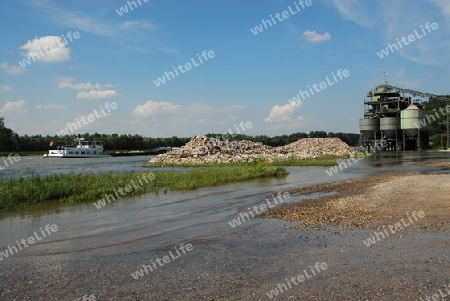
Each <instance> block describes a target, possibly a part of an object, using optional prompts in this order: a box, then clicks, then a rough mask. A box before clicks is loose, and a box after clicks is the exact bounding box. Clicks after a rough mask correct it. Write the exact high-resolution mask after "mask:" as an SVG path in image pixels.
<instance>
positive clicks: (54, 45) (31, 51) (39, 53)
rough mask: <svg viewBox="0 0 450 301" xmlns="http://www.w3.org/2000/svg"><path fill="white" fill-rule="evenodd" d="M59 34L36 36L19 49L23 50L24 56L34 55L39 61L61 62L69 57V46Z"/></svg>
mask: <svg viewBox="0 0 450 301" xmlns="http://www.w3.org/2000/svg"><path fill="white" fill-rule="evenodd" d="M66 46H67V45H66V44H65V42H64V41H63V39H62V38H61V37H59V36H45V37H36V38H34V39H33V40H32V41H28V42H27V43H26V44H25V45H22V46H20V49H23V50H25V51H26V52H23V53H22V55H23V56H24V57H34V58H36V59H37V60H39V61H41V62H46V63H50V62H61V61H67V60H69V59H70V48H69V47H66Z"/></svg>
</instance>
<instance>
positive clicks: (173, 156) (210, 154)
mask: <svg viewBox="0 0 450 301" xmlns="http://www.w3.org/2000/svg"><path fill="white" fill-rule="evenodd" d="M352 153H353V150H352V149H351V147H349V146H348V145H347V144H345V143H344V142H342V140H340V139H339V138H305V139H300V140H298V141H296V142H293V143H291V144H288V145H285V146H281V147H271V146H267V145H264V144H262V143H261V142H252V141H247V140H243V141H222V140H219V139H216V138H208V137H206V136H200V137H194V138H192V139H191V141H189V142H188V143H187V144H186V145H184V146H183V147H181V148H179V149H176V150H172V151H170V152H167V153H165V154H161V155H158V156H156V157H155V158H153V159H151V160H150V161H149V163H153V164H162V165H164V164H168V165H177V164H200V163H237V162H253V161H255V160H263V161H268V162H274V161H280V160H287V159H291V158H296V159H312V158H318V157H321V156H324V155H337V156H347V155H352Z"/></svg>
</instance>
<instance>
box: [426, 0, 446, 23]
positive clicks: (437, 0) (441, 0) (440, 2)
mask: <svg viewBox="0 0 450 301" xmlns="http://www.w3.org/2000/svg"><path fill="white" fill-rule="evenodd" d="M428 1H429V2H431V3H434V4H435V5H436V6H438V7H440V8H441V9H442V13H443V14H444V15H445V17H446V18H447V19H450V2H449V1H448V0H428Z"/></svg>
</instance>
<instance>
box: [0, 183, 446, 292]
mask: <svg viewBox="0 0 450 301" xmlns="http://www.w3.org/2000/svg"><path fill="white" fill-rule="evenodd" d="M448 177H449V175H398V176H391V175H389V176H378V177H369V178H366V179H361V180H356V181H349V182H338V183H336V184H319V185H313V186H308V187H299V188H296V189H293V190H290V191H291V193H292V196H291V198H294V197H295V195H294V193H295V190H296V191H297V193H298V194H302V195H309V196H311V197H314V196H315V194H314V193H322V192H323V193H325V192H327V191H328V192H331V191H337V192H340V193H341V194H340V198H336V199H335V201H334V203H333V204H335V205H336V206H337V207H336V208H333V207H332V204H331V203H330V204H329V207H330V208H331V209H330V210H331V211H332V212H334V213H339V212H340V211H339V210H340V208H341V209H342V210H344V212H347V213H349V214H350V212H351V210H353V209H352V208H353V207H354V205H355V206H357V205H360V204H361V201H364V200H367V201H366V202H365V205H367V206H366V207H367V210H368V211H369V212H371V214H373V215H374V218H373V219H370V220H367V221H362V225H348V226H346V227H341V226H340V225H335V224H333V223H325V222H324V223H323V224H317V225H318V226H317V227H316V226H314V225H313V226H311V227H305V228H299V229H295V228H296V226H297V225H298V224H299V221H294V222H286V221H283V220H280V219H255V220H252V221H248V222H247V224H248V225H247V226H241V228H238V230H237V231H236V232H234V233H232V234H230V235H218V236H217V237H216V238H213V239H203V238H202V237H201V236H197V235H191V236H189V237H184V236H183V237H182V238H180V240H179V241H174V240H170V241H166V242H165V243H164V244H162V245H155V246H153V244H154V240H155V239H156V238H149V239H148V240H146V241H144V242H143V245H144V246H145V247H144V248H143V249H142V250H140V251H139V252H135V251H134V249H133V247H134V246H135V245H136V244H138V243H139V241H140V240H133V241H125V242H123V243H124V244H125V245H124V246H123V248H122V249H121V248H120V245H113V246H106V247H102V248H91V246H90V245H89V244H85V245H80V246H79V249H78V250H77V251H76V252H67V253H61V252H55V251H54V250H53V249H51V248H48V249H45V248H44V247H45V246H43V247H42V248H43V249H41V252H40V253H38V254H36V253H33V256H31V255H30V256H22V257H18V256H16V257H14V256H12V257H11V258H7V259H6V260H4V261H3V262H2V263H1V264H2V269H1V270H0V279H1V280H2V281H0V297H1V298H2V299H4V300H26V299H31V300H34V299H36V300H39V299H42V300H71V299H75V298H77V297H78V296H80V295H91V294H93V295H95V297H96V299H97V300H130V301H131V300H192V301H193V300H208V301H209V300H249V301H257V300H319V301H322V300H323V301H325V300H327V301H340V300H377V301H378V300H420V298H422V299H423V300H425V298H426V297H427V296H431V295H433V294H436V293H437V294H439V290H442V291H443V292H445V287H448V284H449V283H448V279H449V278H450V270H449V269H448V266H449V264H450V256H449V255H450V254H449V253H448V250H449V248H448V246H449V244H450V240H449V228H448V220H449V219H448V201H447V202H445V200H446V199H445V196H448V184H446V183H448ZM333 185H334V186H333ZM411 186H414V187H411ZM440 194H442V195H441V196H440ZM391 196H392V197H391ZM264 197H269V195H267V196H264ZM352 198H353V200H351V199H352ZM316 199H317V198H316ZM345 200H347V201H346V202H344V201H345ZM435 200H436V201H435ZM447 200H448V199H447ZM304 202H305V200H303V201H300V202H297V203H296V204H297V205H298V204H301V203H304ZM306 202H307V201H306ZM177 203H178V202H177ZM371 204H372V205H376V207H373V208H372V207H371V206H370V205H371ZM179 205H180V206H183V205H182V204H179ZM293 205H294V204H293ZM338 205H340V206H342V207H339V206H338ZM397 207H398V208H397ZM155 208H157V207H155ZM196 208H197V207H196ZM304 208H309V207H304ZM245 209H246V208H243V210H245ZM372 209H373V210H372ZM121 210H123V208H122V209H121ZM197 210H198V208H197ZM222 210H223V208H221V209H220V210H219V211H218V212H222ZM346 210H348V211H346ZM378 210H382V211H381V213H380V214H379V215H376V214H377V211H378ZM391 210H394V211H393V212H392V213H391ZM413 211H423V212H424V214H425V217H423V218H418V220H417V221H416V220H415V219H414V221H415V222H414V223H412V224H410V225H408V226H406V227H404V228H405V231H399V233H397V234H396V235H390V236H389V237H386V238H385V239H383V240H380V241H377V242H376V243H375V244H373V245H372V246H370V247H368V246H367V245H366V244H364V241H366V240H367V239H368V238H370V237H371V236H372V235H374V229H375V228H373V227H380V226H383V225H390V224H394V222H398V221H399V220H397V219H398V218H402V217H405V216H406V212H409V213H410V216H412V215H411V213H412V212H413ZM98 212H102V213H103V212H105V211H100V210H99V211H98ZM287 212H288V211H286V213H287ZM320 212H321V211H320V210H316V211H315V212H313V213H314V214H316V215H317V214H320ZM96 213H97V212H96ZM116 214H118V212H114V213H113V215H112V216H113V217H114V216H116ZM190 214H192V213H190ZM75 218H79V216H76V217H75ZM141 218H142V217H141ZM348 218H349V219H348V221H352V220H353V218H358V217H357V216H351V215H349V216H348ZM327 219H328V218H327ZM445 221H447V222H445ZM45 222H47V221H45ZM201 222H204V220H202V221H201ZM344 222H345V220H344ZM223 223H224V224H225V226H226V224H227V221H226V220H224V221H223ZM143 226H145V224H143ZM210 226H211V227H212V226H213V225H210ZM215 226H216V227H218V226H219V225H218V224H217V225H215ZM58 228H61V230H60V231H58V235H63V233H64V232H63V231H64V229H63V226H62V225H61V227H60V226H59V225H58ZM122 228H126V225H124V226H123V227H121V228H120V229H122ZM228 228H229V226H228ZM150 230H151V229H147V232H148V231H150ZM135 231H136V230H135ZM377 232H382V230H378V231H377ZM88 234H89V233H88ZM88 234H86V235H88ZM117 234H119V233H117ZM89 235H90V234H89ZM55 239H58V241H59V240H60V239H61V238H55ZM58 241H55V242H54V243H55V244H56V243H58ZM181 242H184V243H186V244H187V243H190V244H192V246H193V250H192V251H191V252H189V253H188V254H184V255H182V257H181V258H179V259H174V260H173V262H169V263H167V265H164V266H158V268H157V269H156V270H154V271H151V272H149V273H148V274H144V276H143V277H141V278H140V279H138V280H136V279H134V278H133V277H132V275H131V273H133V272H135V271H136V270H138V269H140V268H142V266H143V265H150V264H151V259H156V258H163V256H165V255H167V254H168V252H169V251H170V250H174V247H175V246H179V245H180V244H181ZM62 243H64V241H63V242H62ZM67 243H68V242H67ZM34 247H37V246H34ZM82 248H84V249H82ZM130 249H131V250H130ZM317 262H319V263H326V264H327V269H326V270H322V271H321V273H320V274H316V275H314V276H312V277H311V278H309V279H308V280H307V281H304V283H301V284H298V285H294V284H292V287H288V286H287V288H284V287H283V286H282V285H281V284H283V283H286V279H291V277H297V276H298V275H300V274H303V275H304V271H305V270H306V271H308V272H309V271H310V266H312V267H313V266H314V265H315V264H316V263H317ZM30 267H32V268H30ZM309 274H311V273H309ZM279 284H280V287H282V288H283V291H280V289H279V287H278V285H279ZM275 289H278V291H277V293H278V296H276V297H275V296H274V294H273V292H274V290H275ZM270 292H272V297H273V299H271V298H269V297H268V293H270ZM72 297H73V298H72Z"/></svg>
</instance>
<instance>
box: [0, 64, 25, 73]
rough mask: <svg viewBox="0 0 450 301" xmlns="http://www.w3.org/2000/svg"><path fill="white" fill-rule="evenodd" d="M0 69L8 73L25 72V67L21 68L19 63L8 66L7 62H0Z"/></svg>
mask: <svg viewBox="0 0 450 301" xmlns="http://www.w3.org/2000/svg"><path fill="white" fill-rule="evenodd" d="M0 69H2V70H3V71H5V73H9V74H20V73H23V72H25V70H26V69H25V68H22V67H20V66H19V65H15V66H10V65H9V64H8V63H1V64H0Z"/></svg>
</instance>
